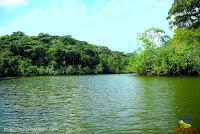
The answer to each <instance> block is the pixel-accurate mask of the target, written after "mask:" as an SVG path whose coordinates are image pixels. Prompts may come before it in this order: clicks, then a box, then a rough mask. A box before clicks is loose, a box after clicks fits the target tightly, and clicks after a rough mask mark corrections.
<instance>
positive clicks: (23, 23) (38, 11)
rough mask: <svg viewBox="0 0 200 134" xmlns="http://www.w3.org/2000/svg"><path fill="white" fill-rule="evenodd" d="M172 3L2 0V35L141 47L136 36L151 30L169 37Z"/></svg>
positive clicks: (164, 0) (125, 48)
mask: <svg viewBox="0 0 200 134" xmlns="http://www.w3.org/2000/svg"><path fill="white" fill-rule="evenodd" d="M172 3H173V0H0V35H5V34H11V33H12V32H14V31H23V32H25V33H26V34H28V35H37V34H38V33H41V32H42V33H49V34H53V35H55V34H56V35H72V36H73V37H74V38H76V39H78V40H84V41H87V42H89V43H92V44H95V45H104V46H107V47H109V48H110V49H112V50H117V51H122V52H132V51H134V50H136V49H137V48H138V43H137V33H141V32H144V31H145V30H146V29H148V28H151V27H157V28H160V29H163V30H165V31H166V32H167V33H168V34H169V35H171V34H172V31H170V30H169V25H168V21H167V20H166V17H167V13H168V10H169V8H170V7H171V5H172Z"/></svg>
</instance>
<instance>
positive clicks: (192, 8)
mask: <svg viewBox="0 0 200 134" xmlns="http://www.w3.org/2000/svg"><path fill="white" fill-rule="evenodd" d="M167 19H168V20H170V26H171V28H172V27H187V28H200V0H174V3H173V4H172V7H171V9H170V10H169V12H168V17H167Z"/></svg>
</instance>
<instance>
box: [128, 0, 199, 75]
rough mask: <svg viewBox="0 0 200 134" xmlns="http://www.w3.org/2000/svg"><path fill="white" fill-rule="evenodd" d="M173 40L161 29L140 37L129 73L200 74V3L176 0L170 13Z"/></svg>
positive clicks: (196, 0) (152, 29)
mask: <svg viewBox="0 0 200 134" xmlns="http://www.w3.org/2000/svg"><path fill="white" fill-rule="evenodd" d="M167 19H168V20H169V21H170V23H169V24H170V27H171V28H174V29H175V31H174V35H173V37H172V38H170V37H169V36H167V35H166V33H165V32H164V31H163V30H160V29H159V28H150V29H148V30H146V31H145V32H144V33H141V34H138V39H139V41H140V44H141V48H140V49H138V50H137V51H135V52H134V53H133V54H132V56H131V57H130V58H129V65H128V66H127V68H126V69H127V70H128V71H131V72H137V73H139V74H140V75H167V76H176V75H200V1H199V0H174V3H173V4H172V7H171V9H170V10H169V12H168V17H167Z"/></svg>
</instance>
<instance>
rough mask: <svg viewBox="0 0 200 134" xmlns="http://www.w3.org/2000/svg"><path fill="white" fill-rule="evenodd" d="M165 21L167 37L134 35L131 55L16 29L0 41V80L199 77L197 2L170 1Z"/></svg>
mask: <svg viewBox="0 0 200 134" xmlns="http://www.w3.org/2000/svg"><path fill="white" fill-rule="evenodd" d="M167 20H169V21H170V23H169V25H170V27H171V28H173V29H174V35H173V37H172V38H171V37H169V36H168V35H167V34H166V33H165V32H164V31H163V30H161V29H159V28H150V29H148V30H146V31H144V33H140V34H138V40H139V41H140V45H141V47H140V48H139V49H138V50H136V51H134V52H133V53H129V54H124V53H122V52H118V51H111V50H110V49H109V48H107V47H104V46H95V45H92V44H89V43H87V42H85V41H79V40H76V39H74V38H72V37H71V36H70V35H66V36H57V35H49V34H45V33H40V34H38V35H37V36H27V35H26V34H25V33H23V32H21V31H18V32H13V33H12V34H11V35H4V36H1V37H0V76H13V75H14V76H18V75H65V74H108V73H129V72H136V73H138V74H140V75H157V76H176V75H200V1H199V0H174V3H173V4H172V7H171V9H170V10H169V12H168V16H167Z"/></svg>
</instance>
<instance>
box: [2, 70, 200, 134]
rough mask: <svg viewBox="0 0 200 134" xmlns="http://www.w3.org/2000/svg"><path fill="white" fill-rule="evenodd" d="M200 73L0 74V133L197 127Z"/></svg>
mask: <svg viewBox="0 0 200 134" xmlns="http://www.w3.org/2000/svg"><path fill="white" fill-rule="evenodd" d="M199 86H200V78H197V77H196V78H195V77H175V78H172V77H141V76H135V75H131V74H128V75H92V76H91V75H90V76H89V75H88V76H37V77H18V78H13V77H11V78H4V79H0V133H7V132H11V133H13V132H16V133H48V134H49V133H52V134H55V133H86V134H87V133H105V134H107V133H108V134H110V133H133V134H134V133H136V134H140V133H141V134H143V133H171V132H173V131H174V129H175V128H177V127H178V118H180V117H191V118H192V120H191V121H190V123H191V124H192V127H194V128H200V87H199Z"/></svg>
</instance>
